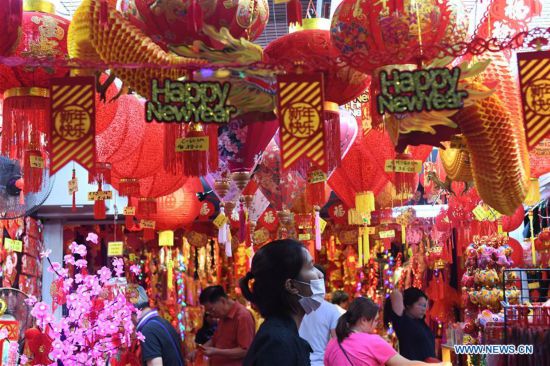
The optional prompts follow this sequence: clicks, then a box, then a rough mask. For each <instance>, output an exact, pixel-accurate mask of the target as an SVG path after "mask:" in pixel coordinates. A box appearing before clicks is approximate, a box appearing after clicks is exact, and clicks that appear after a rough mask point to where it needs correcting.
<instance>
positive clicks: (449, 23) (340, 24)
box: [331, 0, 466, 73]
mask: <svg viewBox="0 0 550 366" xmlns="http://www.w3.org/2000/svg"><path fill="white" fill-rule="evenodd" d="M458 5H459V4H458V3H456V2H455V3H453V4H451V1H447V0H444V1H435V0H430V1H425V2H415V1H412V0H403V1H393V2H391V1H389V2H387V1H379V2H374V1H366V0H363V1H356V0H344V1H343V2H342V3H341V4H340V6H339V7H338V8H337V9H336V12H335V13H334V16H333V18H332V27H331V39H332V43H333V44H334V45H335V46H336V48H338V49H339V50H340V51H341V52H342V53H343V54H344V56H348V57H352V58H353V59H351V60H350V62H352V63H353V65H354V67H356V68H357V69H358V70H360V71H362V72H365V73H371V72H372V71H373V70H374V69H376V68H377V67H380V66H384V65H393V64H405V63H409V62H413V63H415V62H416V61H417V60H426V59H431V58H434V57H436V56H437V53H438V52H439V50H438V49H437V48H436V49H434V48H433V46H434V45H437V44H439V43H443V44H454V43H456V41H458V40H462V39H463V37H465V36H466V29H465V28H466V27H465V26H464V24H462V23H461V21H462V19H457V10H458V9H456V6H458Z"/></svg>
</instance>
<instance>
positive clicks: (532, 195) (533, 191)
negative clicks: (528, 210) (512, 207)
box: [523, 178, 540, 206]
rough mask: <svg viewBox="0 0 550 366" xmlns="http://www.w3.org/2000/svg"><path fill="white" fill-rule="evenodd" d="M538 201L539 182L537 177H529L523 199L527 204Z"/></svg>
mask: <svg viewBox="0 0 550 366" xmlns="http://www.w3.org/2000/svg"><path fill="white" fill-rule="evenodd" d="M539 201H540V184H539V180H538V178H530V179H529V186H528V188H527V196H525V199H524V200H523V203H525V204H526V205H527V206H534V205H536V204H537V203H538V202H539Z"/></svg>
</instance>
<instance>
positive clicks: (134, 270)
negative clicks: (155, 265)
mask: <svg viewBox="0 0 550 366" xmlns="http://www.w3.org/2000/svg"><path fill="white" fill-rule="evenodd" d="M130 272H132V273H133V274H135V275H136V276H138V275H139V274H140V273H141V267H140V266H138V265H137V264H132V265H131V266H130Z"/></svg>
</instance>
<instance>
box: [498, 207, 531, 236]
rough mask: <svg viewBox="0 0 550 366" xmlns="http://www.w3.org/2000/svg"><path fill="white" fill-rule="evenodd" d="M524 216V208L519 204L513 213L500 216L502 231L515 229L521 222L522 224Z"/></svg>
mask: <svg viewBox="0 0 550 366" xmlns="http://www.w3.org/2000/svg"><path fill="white" fill-rule="evenodd" d="M524 218H525V209H524V208H523V205H521V206H519V207H518V208H517V210H516V211H515V212H514V214H513V215H511V216H503V217H502V231H504V232H507V233H509V232H511V231H514V230H516V229H517V228H518V227H520V225H521V224H523V219H524Z"/></svg>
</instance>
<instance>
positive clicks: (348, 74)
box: [264, 18, 370, 105]
mask: <svg viewBox="0 0 550 366" xmlns="http://www.w3.org/2000/svg"><path fill="white" fill-rule="evenodd" d="M307 20H308V22H304V27H303V28H302V29H303V30H300V31H297V32H293V33H290V34H287V35H284V36H282V37H279V38H277V39H276V40H274V41H272V42H271V43H269V45H267V47H266V48H265V50H264V57H265V61H266V62H267V63H271V64H273V65H277V64H279V63H283V62H290V61H291V60H292V61H293V62H295V63H303V64H304V66H303V67H304V69H305V70H310V69H311V70H322V71H323V74H324V85H325V101H328V102H332V103H336V104H338V105H344V104H346V103H347V102H349V101H352V100H354V99H355V98H357V97H358V96H359V95H361V93H363V91H364V90H365V89H366V88H367V87H368V85H369V82H370V78H369V76H367V75H364V74H362V73H360V72H357V71H355V70H354V69H352V68H351V67H349V66H347V65H345V64H343V63H339V62H338V56H339V55H340V53H339V51H338V50H337V49H336V48H335V47H334V46H332V44H331V42H330V32H329V30H328V27H327V29H322V26H323V25H322V23H321V22H319V21H320V20H321V19H318V18H317V19H307ZM312 21H318V22H312Z"/></svg>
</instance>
